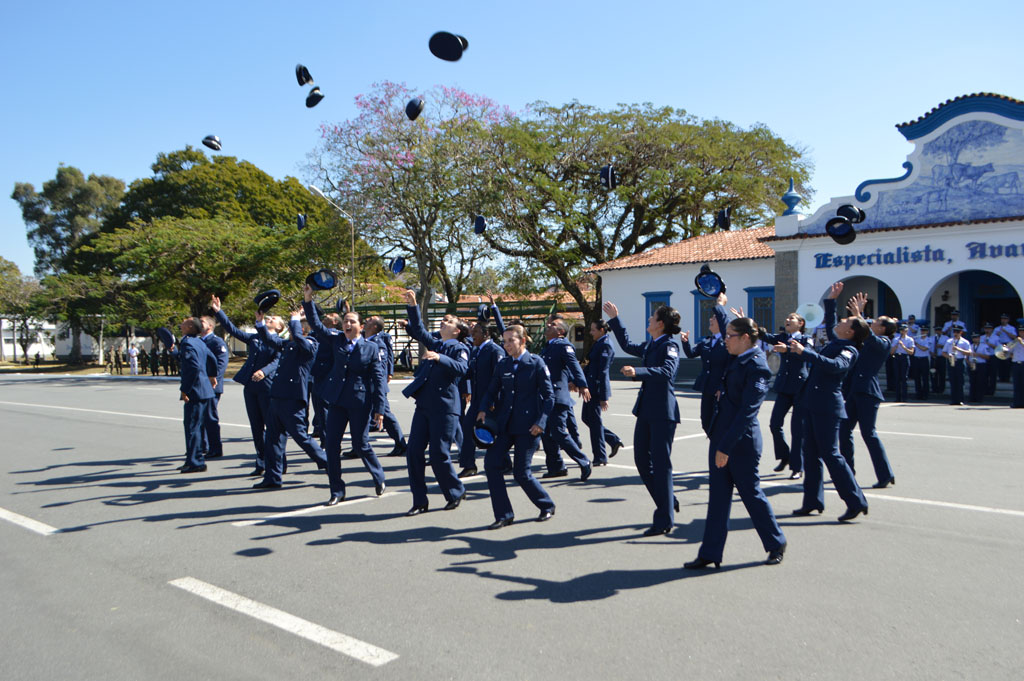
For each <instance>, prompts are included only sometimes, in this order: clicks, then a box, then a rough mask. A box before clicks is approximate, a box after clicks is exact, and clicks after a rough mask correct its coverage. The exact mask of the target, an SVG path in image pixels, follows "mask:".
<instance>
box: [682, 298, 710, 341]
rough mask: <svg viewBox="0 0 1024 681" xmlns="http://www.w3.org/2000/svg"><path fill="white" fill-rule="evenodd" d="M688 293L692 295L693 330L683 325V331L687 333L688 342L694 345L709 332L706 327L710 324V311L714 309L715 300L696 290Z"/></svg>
mask: <svg viewBox="0 0 1024 681" xmlns="http://www.w3.org/2000/svg"><path fill="white" fill-rule="evenodd" d="M690 293H692V294H693V328H692V329H687V328H686V325H683V331H689V332H690V342H691V343H696V342H697V341H698V340H699V339H701V338H703V337H704V336H706V335H708V334H709V333H710V332H711V331H710V329H708V326H709V324H710V323H711V315H712V314H713V312H712V311H713V310H714V309H715V299H714V298H708V297H707V296H706V295H704V294H703V293H701V292H700V291H698V290H697V289H693V290H692V291H690Z"/></svg>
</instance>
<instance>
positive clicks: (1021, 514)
mask: <svg viewBox="0 0 1024 681" xmlns="http://www.w3.org/2000/svg"><path fill="white" fill-rule="evenodd" d="M761 486H762V487H796V488H798V489H803V484H802V483H786V482H765V481H764V480H762V481H761ZM825 492H826V493H827V494H839V493H838V492H836V491H835V490H834V489H826V490H825ZM864 496H865V497H866V498H868V499H882V500H884V501H901V502H903V503H905V504H920V505H922V506H938V507H939V508H955V509H957V510H960V511H978V512H980V513H995V514H998V515H1012V516H1016V517H1018V518H1024V511H1015V510H1013V509H1009V508H994V507H992V506H976V505H974V504H958V503H955V502H952V501H935V500H933V499H914V498H912V497H898V496H895V495H891V494H878V493H876V492H864Z"/></svg>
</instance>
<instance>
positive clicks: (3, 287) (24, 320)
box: [0, 257, 40, 363]
mask: <svg viewBox="0 0 1024 681" xmlns="http://www.w3.org/2000/svg"><path fill="white" fill-rule="evenodd" d="M39 292H40V288H39V282H38V281H37V280H36V279H35V278H34V277H26V276H23V275H22V274H21V270H20V269H19V268H18V266H17V265H16V264H14V263H13V262H11V261H10V260H7V259H5V258H2V257H0V319H4V320H7V321H9V322H10V328H11V339H12V340H13V341H14V344H13V350H14V356H13V357H12V359H14V360H15V361H17V359H18V346H19V345H20V346H21V354H22V359H23V360H24V361H25V362H26V363H27V362H28V346H29V345H30V344H31V340H32V337H31V332H32V329H31V326H32V322H33V320H34V319H36V318H37V314H38V311H39V310H38V307H39V303H40V297H39ZM0 340H2V339H0ZM5 352H6V351H5V349H4V345H3V343H2V342H0V360H6V359H7V357H5V356H4V355H5Z"/></svg>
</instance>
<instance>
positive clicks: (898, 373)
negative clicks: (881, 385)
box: [893, 354, 910, 402]
mask: <svg viewBox="0 0 1024 681" xmlns="http://www.w3.org/2000/svg"><path fill="white" fill-rule="evenodd" d="M893 374H894V377H895V379H896V401H897V402H906V401H907V376H909V375H910V355H901V354H896V355H894V356H893Z"/></svg>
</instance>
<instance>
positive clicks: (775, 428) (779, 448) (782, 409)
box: [768, 393, 804, 473]
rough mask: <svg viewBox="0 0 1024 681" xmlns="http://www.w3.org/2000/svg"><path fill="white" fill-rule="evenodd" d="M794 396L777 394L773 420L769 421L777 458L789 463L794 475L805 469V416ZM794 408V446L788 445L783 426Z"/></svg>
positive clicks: (792, 430) (790, 426)
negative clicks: (787, 413) (789, 412)
mask: <svg viewBox="0 0 1024 681" xmlns="http://www.w3.org/2000/svg"><path fill="white" fill-rule="evenodd" d="M794 401H795V400H794V396H793V395H788V394H786V393H776V394H775V406H773V407H772V416H771V420H769V421H768V430H769V431H770V432H771V434H772V441H773V442H774V443H775V458H776V460H778V461H787V460H788V461H789V468H790V470H792V471H793V472H794V473H799V472H800V471H802V470H803V469H804V455H803V442H802V441H803V436H804V415H803V410H802V409H801V408H800V407H799V406H798V405H795V404H794ZM790 407H792V408H793V415H792V416H791V417H790V419H789V433H790V437H791V438H792V441H793V444H792V446H790V445H787V444H786V434H785V431H784V428H783V426H784V425H785V423H786V412H788V411H789V409H790Z"/></svg>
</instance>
